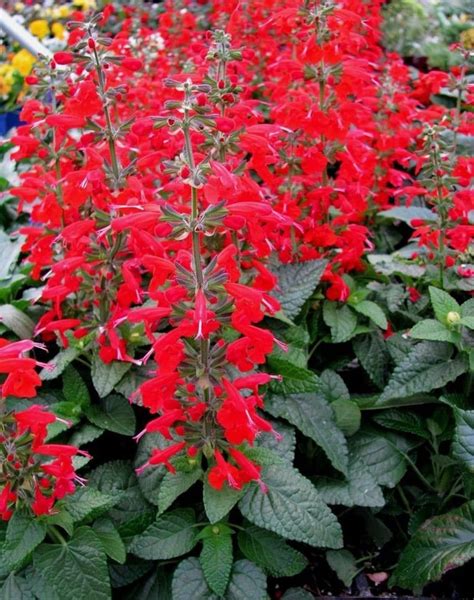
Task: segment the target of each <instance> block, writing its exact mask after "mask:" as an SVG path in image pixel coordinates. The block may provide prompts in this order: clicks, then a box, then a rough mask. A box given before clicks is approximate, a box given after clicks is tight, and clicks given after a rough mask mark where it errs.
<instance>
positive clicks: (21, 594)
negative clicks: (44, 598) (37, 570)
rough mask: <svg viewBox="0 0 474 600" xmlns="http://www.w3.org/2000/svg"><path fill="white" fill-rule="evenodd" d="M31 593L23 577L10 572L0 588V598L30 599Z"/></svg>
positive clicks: (4, 599)
mask: <svg viewBox="0 0 474 600" xmlns="http://www.w3.org/2000/svg"><path fill="white" fill-rule="evenodd" d="M32 597H33V593H32V590H31V587H30V585H29V583H28V581H27V580H26V579H25V578H24V577H20V576H19V575H15V574H14V573H10V575H9V576H8V577H7V578H6V579H5V581H4V582H3V585H2V587H1V588H0V600H31V598H32Z"/></svg>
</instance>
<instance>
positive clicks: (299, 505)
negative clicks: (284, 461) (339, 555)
mask: <svg viewBox="0 0 474 600" xmlns="http://www.w3.org/2000/svg"><path fill="white" fill-rule="evenodd" d="M262 480H263V481H264V482H265V484H266V485H267V486H268V491H267V492H266V493H264V492H263V491H262V490H261V489H260V487H259V486H257V485H256V484H251V485H250V486H249V488H248V490H247V491H246V493H245V495H244V497H243V498H242V500H241V501H240V503H239V508H240V510H241V512H242V514H243V515H244V516H245V517H246V518H247V519H248V520H249V521H251V522H252V523H254V524H255V525H258V526H259V527H263V528H264V529H269V530H270V531H274V532H275V533H278V534H279V535H281V536H283V537H286V538H288V539H290V540H295V541H300V542H306V543H308V544H311V545H313V546H317V547H329V548H340V547H341V545H342V534H341V528H340V525H339V523H338V522H337V519H336V517H335V516H334V515H333V514H332V512H331V511H330V510H329V508H328V507H327V506H326V504H325V503H324V502H322V500H321V498H320V496H319V494H318V493H317V491H316V489H315V488H314V486H313V485H312V484H311V482H310V481H309V480H308V479H306V478H305V477H303V476H302V475H301V474H300V473H299V472H298V471H297V470H296V469H293V468H292V467H290V466H289V465H288V466H287V465H285V466H282V465H278V466H272V467H265V468H264V469H263V470H262Z"/></svg>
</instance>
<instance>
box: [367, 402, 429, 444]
mask: <svg viewBox="0 0 474 600" xmlns="http://www.w3.org/2000/svg"><path fill="white" fill-rule="evenodd" d="M373 420H374V421H375V422H376V423H377V424H378V425H381V426H382V427H386V428H387V429H394V430H395V431H401V432H403V433H411V434H413V435H417V436H418V437H421V438H423V439H426V440H429V439H430V437H431V436H430V434H429V432H428V430H427V428H426V425H425V422H424V419H422V418H421V417H419V416H418V415H417V414H415V413H412V412H407V411H406V410H397V409H391V410H384V411H383V412H380V413H379V414H376V415H375V416H374V417H373Z"/></svg>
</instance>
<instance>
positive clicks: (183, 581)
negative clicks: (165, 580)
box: [171, 557, 248, 600]
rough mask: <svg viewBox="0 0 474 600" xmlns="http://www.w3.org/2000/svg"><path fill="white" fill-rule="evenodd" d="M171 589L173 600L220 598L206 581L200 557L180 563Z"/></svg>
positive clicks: (209, 599) (214, 599)
mask: <svg viewBox="0 0 474 600" xmlns="http://www.w3.org/2000/svg"><path fill="white" fill-rule="evenodd" d="M171 589H172V597H173V600H191V599H192V600H218V596H216V595H215V594H213V593H212V592H211V590H210V589H209V586H208V585H207V583H206V580H205V578H204V573H203V572H202V567H201V563H200V562H199V559H197V558H194V557H192V558H187V559H186V560H182V561H181V562H180V563H179V565H178V566H177V568H176V571H175V572H174V576H173V582H172V588H171ZM247 600H248V599H247Z"/></svg>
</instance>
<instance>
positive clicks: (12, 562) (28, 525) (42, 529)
mask: <svg viewBox="0 0 474 600" xmlns="http://www.w3.org/2000/svg"><path fill="white" fill-rule="evenodd" d="M45 536H46V526H45V525H44V523H42V522H41V521H38V519H37V518H35V517H33V516H31V515H26V514H23V513H21V512H19V511H15V512H14V514H13V516H12V518H11V519H10V520H9V522H8V526H7V533H6V537H5V543H4V544H3V546H2V553H1V555H0V558H1V561H0V571H3V567H5V568H6V570H7V571H8V570H11V571H13V570H15V569H16V568H17V567H19V566H20V565H21V564H22V562H23V561H24V560H25V559H26V558H27V557H28V556H29V555H30V554H31V553H32V552H33V550H34V549H35V548H36V546H37V545H38V544H41V542H42V541H43V540H44V538H45Z"/></svg>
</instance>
